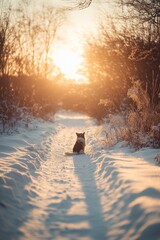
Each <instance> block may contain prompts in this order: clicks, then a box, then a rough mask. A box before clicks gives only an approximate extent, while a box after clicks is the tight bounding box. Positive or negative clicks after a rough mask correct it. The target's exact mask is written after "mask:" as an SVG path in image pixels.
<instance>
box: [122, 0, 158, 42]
mask: <svg viewBox="0 0 160 240" xmlns="http://www.w3.org/2000/svg"><path fill="white" fill-rule="evenodd" d="M118 2H119V4H120V5H121V6H122V9H123V18H124V15H125V13H126V11H128V13H129V14H128V15H125V16H127V18H130V17H131V18H132V19H133V17H134V18H136V19H137V20H138V21H139V23H141V25H142V26H143V27H145V28H147V30H148V32H149V37H150V38H151V35H152V38H153V36H154V38H156V39H157V40H159V35H160V0H134V1H133V0H118Z"/></svg>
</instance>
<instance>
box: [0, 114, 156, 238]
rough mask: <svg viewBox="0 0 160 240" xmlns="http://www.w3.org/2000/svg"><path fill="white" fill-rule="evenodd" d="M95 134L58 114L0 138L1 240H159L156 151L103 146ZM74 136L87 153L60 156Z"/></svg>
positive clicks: (95, 128) (81, 118) (91, 123)
mask: <svg viewBox="0 0 160 240" xmlns="http://www.w3.org/2000/svg"><path fill="white" fill-rule="evenodd" d="M101 129H103V127H102V126H99V125H97V124H96V121H95V120H94V119H92V118H89V117H88V116H86V115H82V114H78V113H74V112H66V111H60V112H57V114H56V115H55V117H54V118H53V119H52V121H50V122H47V121H42V120H38V119H33V120H32V121H31V122H30V126H29V128H28V129H26V128H24V127H19V129H18V133H14V134H12V135H2V136H1V137H0V239H6V240H10V239H20V240H25V239H34V240H36V239H37V240H39V239H43V240H44V239H45V240H49V239H55V240H66V239H68V240H70V239H80V240H91V239H94V240H103V239H107V240H120V239H123V240H128V239H129V240H135V239H139V240H151V239H154V240H159V239H160V167H159V163H158V162H156V161H155V159H154V158H156V156H159V153H160V151H159V149H151V148H143V149H141V150H139V151H137V152H134V151H133V149H131V148H129V147H127V145H126V143H125V142H121V143H118V144H116V145H114V146H112V147H106V146H105V144H104V142H105V141H104V142H103V141H102V140H103V138H104V137H105V134H104V133H102V134H101V138H99V134H97V133H99V132H100V131H101ZM76 132H85V133H86V150H85V152H86V154H85V155H75V156H67V157H66V156H65V155H64V153H65V152H66V151H69V152H70V151H72V147H73V144H74V143H75V140H76ZM103 135H104V136H103Z"/></svg>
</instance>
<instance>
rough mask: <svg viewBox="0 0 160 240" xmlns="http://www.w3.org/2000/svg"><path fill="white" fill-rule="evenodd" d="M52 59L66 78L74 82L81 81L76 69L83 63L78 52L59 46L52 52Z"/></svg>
mask: <svg viewBox="0 0 160 240" xmlns="http://www.w3.org/2000/svg"><path fill="white" fill-rule="evenodd" d="M53 59H54V63H55V64H56V66H57V67H58V68H59V69H60V71H61V72H62V73H63V74H64V76H65V77H66V78H68V79H72V80H74V81H76V82H79V81H81V80H80V79H82V76H81V75H80V74H79V73H78V70H79V69H80V67H81V65H82V63H83V57H82V56H81V54H80V53H78V52H74V51H73V50H71V49H69V48H67V47H61V48H58V49H57V50H56V51H55V52H54V56H53Z"/></svg>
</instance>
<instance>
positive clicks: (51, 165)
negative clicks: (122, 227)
mask: <svg viewBox="0 0 160 240" xmlns="http://www.w3.org/2000/svg"><path fill="white" fill-rule="evenodd" d="M59 121H60V119H59ZM62 121H63V119H62ZM65 121H66V119H65ZM77 121H78V124H77ZM81 121H82V122H81V123H82V126H81V123H80V119H76V118H74V119H68V124H67V126H63V127H59V129H58V131H57V133H56V134H55V135H54V136H53V137H52V138H50V139H49V141H48V142H46V143H45V144H46V145H47V147H48V154H47V155H46V156H45V157H46V158H47V161H45V162H44V163H43V164H42V166H41V168H40V169H39V170H38V171H37V176H35V177H34V178H33V181H32V182H31V184H30V185H29V186H28V188H29V190H30V191H31V192H32V194H33V193H34V195H33V197H32V196H31V197H30V203H31V205H32V206H34V208H33V210H32V211H31V212H30V213H29V219H28V221H26V222H25V223H24V225H23V226H22V227H21V231H22V232H24V234H25V236H24V239H31V238H32V237H33V236H34V239H105V235H106V228H105V224H104V220H103V215H102V209H101V204H100V199H99V195H98V191H97V187H96V182H95V177H94V172H95V164H93V163H92V162H91V161H90V157H89V155H88V154H86V155H79V156H74V157H73V156H67V157H66V156H64V152H65V151H66V150H67V149H69V150H71V149H72V146H73V144H74V141H75V139H76V135H75V132H76V131H77V128H78V130H80V131H82V132H83V131H85V130H86V127H87V126H86V120H84V119H82V120H81ZM70 125H71V126H73V125H75V127H70ZM35 223H36V224H35ZM22 239H23V238H22Z"/></svg>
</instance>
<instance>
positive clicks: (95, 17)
mask: <svg viewBox="0 0 160 240" xmlns="http://www.w3.org/2000/svg"><path fill="white" fill-rule="evenodd" d="M21 1H23V0H11V3H12V4H14V5H15V6H16V5H17V4H18V3H19V2H21ZM25 1H27V0H25ZM79 1H80V0H48V1H44V0H37V1H35V0H30V3H31V5H33V8H36V7H38V6H40V5H42V4H43V3H45V5H46V4H48V5H49V6H55V7H57V8H61V7H63V6H66V5H67V6H73V5H72V4H73V2H79ZM114 1H115V0H112V1H111V0H92V3H91V4H90V6H89V7H87V8H85V9H83V10H78V9H75V10H72V11H67V16H66V19H65V21H64V23H63V25H62V27H61V28H60V29H59V30H58V34H57V40H56V41H55V42H54V45H53V51H52V52H51V55H54V53H55V52H56V50H57V49H63V50H64V52H65V53H66V55H67V52H68V57H66V61H63V62H62V63H61V64H59V65H61V68H62V69H63V70H64V72H65V70H66V67H65V65H66V66H68V61H70V62H72V63H73V65H74V66H75V69H76V64H75V59H77V62H81V59H80V56H81V55H83V42H84V41H85V37H87V36H93V35H96V34H97V33H98V25H99V24H98V22H99V20H100V19H101V17H102V15H103V14H102V9H103V11H104V10H105V13H106V14H112V13H113V6H112V5H113V2H114ZM70 3H72V4H71V5H70ZM66 48H68V49H69V51H68V50H67V49H66ZM74 53H76V54H77V55H78V56H79V60H78V57H76V55H75V56H74ZM56 55H57V56H58V57H57V62H60V61H59V58H61V59H62V60H63V56H62V54H61V53H59V52H58V53H56ZM66 55H65V56H66ZM72 56H73V57H72ZM64 67H65V68H64ZM68 68H69V66H68ZM71 69H74V67H73V66H72V67H71V66H70V70H71ZM75 71H76V70H75Z"/></svg>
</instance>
